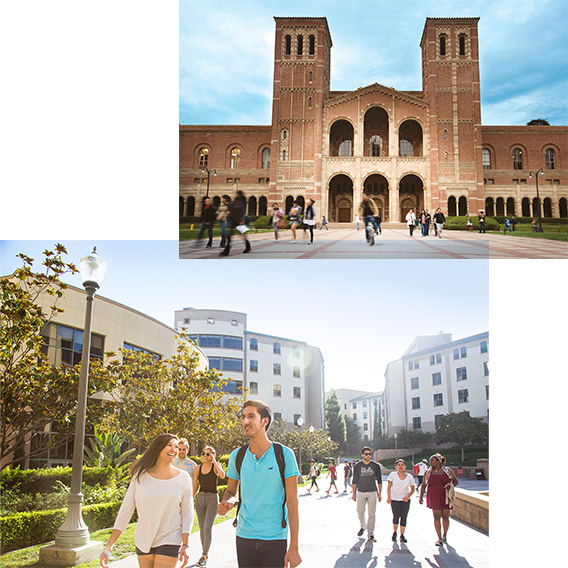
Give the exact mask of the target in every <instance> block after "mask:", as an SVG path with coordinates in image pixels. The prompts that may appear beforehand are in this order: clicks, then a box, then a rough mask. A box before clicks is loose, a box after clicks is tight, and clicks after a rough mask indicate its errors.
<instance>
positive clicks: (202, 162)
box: [199, 148, 209, 169]
mask: <svg viewBox="0 0 568 568" xmlns="http://www.w3.org/2000/svg"><path fill="white" fill-rule="evenodd" d="M208 163H209V150H208V149H207V148H201V149H200V150H199V168H200V169H202V168H206V167H207V164H208Z"/></svg>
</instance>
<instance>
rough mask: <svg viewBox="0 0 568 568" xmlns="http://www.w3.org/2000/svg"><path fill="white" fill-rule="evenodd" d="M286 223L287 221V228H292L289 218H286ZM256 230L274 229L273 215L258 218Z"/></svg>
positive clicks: (255, 225) (255, 223)
mask: <svg viewBox="0 0 568 568" xmlns="http://www.w3.org/2000/svg"><path fill="white" fill-rule="evenodd" d="M284 221H286V228H287V229H289V228H290V221H289V219H288V216H284ZM253 225H254V227H255V229H272V215H263V216H262V217H258V218H257V220H256V221H255V222H254V224H253Z"/></svg>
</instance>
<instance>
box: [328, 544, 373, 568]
mask: <svg viewBox="0 0 568 568" xmlns="http://www.w3.org/2000/svg"><path fill="white" fill-rule="evenodd" d="M377 566H378V564H377V556H376V555H373V545H372V543H370V542H367V541H365V540H363V539H362V538H360V539H358V540H357V542H356V543H355V544H354V545H353V546H352V547H351V548H350V550H349V552H348V553H347V554H342V555H341V556H340V557H339V558H338V559H337V561H336V562H335V564H334V565H333V568H377Z"/></svg>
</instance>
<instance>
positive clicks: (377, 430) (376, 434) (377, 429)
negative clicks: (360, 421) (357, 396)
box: [373, 406, 383, 450]
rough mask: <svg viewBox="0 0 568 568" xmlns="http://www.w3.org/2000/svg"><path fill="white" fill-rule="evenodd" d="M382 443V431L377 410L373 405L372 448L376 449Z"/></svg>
mask: <svg viewBox="0 0 568 568" xmlns="http://www.w3.org/2000/svg"><path fill="white" fill-rule="evenodd" d="M382 444H383V432H382V430H381V421H380V419H379V410H378V408H377V407H376V406H375V408H374V416H373V448H374V449H376V450H378V449H379V448H380V447H381V446H382Z"/></svg>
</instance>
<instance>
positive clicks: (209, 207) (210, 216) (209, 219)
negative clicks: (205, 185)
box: [195, 197, 217, 248]
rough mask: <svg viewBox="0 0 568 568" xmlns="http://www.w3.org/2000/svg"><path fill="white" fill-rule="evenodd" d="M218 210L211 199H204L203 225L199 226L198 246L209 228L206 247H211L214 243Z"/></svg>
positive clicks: (196, 243)
mask: <svg viewBox="0 0 568 568" xmlns="http://www.w3.org/2000/svg"><path fill="white" fill-rule="evenodd" d="M216 212H217V209H216V207H215V206H214V205H213V204H212V203H211V199H210V198H209V197H206V198H205V199H204V200H203V209H202V210H201V227H200V228H199V234H198V235H197V241H196V242H195V246H198V245H199V243H200V241H201V237H202V236H203V233H204V232H205V230H206V229H207V236H208V237H209V240H208V241H207V245H206V248H211V247H212V245H213V225H214V223H215V213H216Z"/></svg>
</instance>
